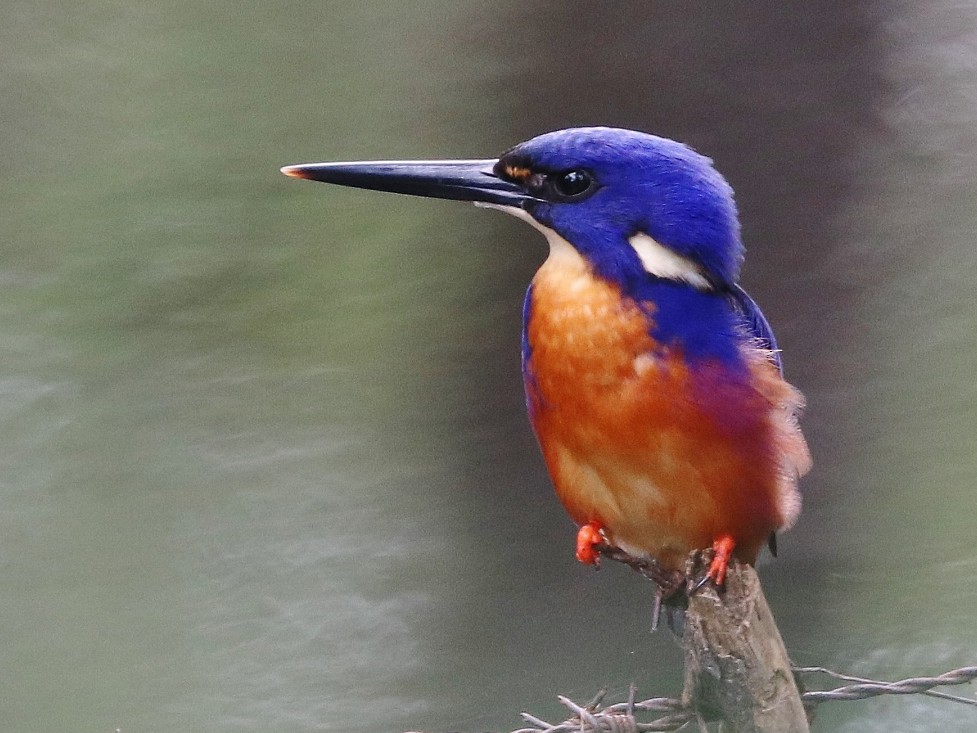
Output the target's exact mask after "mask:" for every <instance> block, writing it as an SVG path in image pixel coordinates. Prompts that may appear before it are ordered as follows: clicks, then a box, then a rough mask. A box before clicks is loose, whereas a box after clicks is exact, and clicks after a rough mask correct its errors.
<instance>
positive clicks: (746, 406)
mask: <svg viewBox="0 0 977 733" xmlns="http://www.w3.org/2000/svg"><path fill="white" fill-rule="evenodd" d="M530 313H531V317H530V320H529V322H528V324H527V338H528V340H529V344H530V346H531V353H530V357H529V361H528V363H527V391H528V393H529V401H530V411H531V416H532V421H533V427H534V428H535V430H536V434H537V437H538V439H539V442H540V445H541V447H542V451H543V455H544V458H545V460H546V464H547V467H548V469H549V472H550V475H551V477H552V480H553V483H554V485H555V487H556V491H557V494H558V496H559V497H560V500H561V501H562V502H563V504H564V506H565V507H566V509H567V511H568V512H569V513H570V515H571V517H573V519H574V520H575V521H576V522H577V523H578V524H586V523H589V522H591V521H596V522H599V523H600V524H601V525H602V526H603V527H604V529H605V531H606V532H607V534H608V535H609V539H610V541H611V542H613V543H614V544H616V545H618V546H619V547H621V548H622V549H625V550H627V551H628V552H630V553H631V554H635V555H644V556H652V557H654V558H656V559H657V560H658V561H659V562H661V563H663V564H665V565H666V566H668V567H671V568H682V567H684V562H685V557H686V556H687V554H688V553H689V552H690V551H691V550H693V549H696V548H703V547H708V546H709V545H710V544H711V543H712V542H713V540H715V539H717V538H718V537H720V536H721V535H724V534H728V535H730V536H732V537H733V539H734V540H735V542H736V546H737V553H736V554H737V556H738V557H740V559H742V560H745V561H747V562H752V561H753V560H755V558H756V554H757V552H758V550H759V548H760V547H761V546H762V544H763V543H764V542H765V541H766V539H767V537H768V536H769V534H770V533H771V532H772V531H775V530H777V529H780V528H783V527H785V526H787V525H789V524H790V523H792V521H793V519H794V518H795V516H796V514H797V511H798V508H799V501H798V499H797V489H796V479H797V476H798V475H799V474H801V473H803V472H804V471H806V469H807V467H808V465H809V462H810V459H809V457H808V454H807V448H806V445H805V443H804V439H803V437H802V436H801V434H800V432H799V430H798V429H797V426H796V422H795V420H794V418H793V412H794V410H795V409H796V408H798V407H799V406H800V401H801V400H800V396H799V394H798V393H797V392H796V391H795V390H794V389H793V388H792V387H790V385H788V384H787V383H786V382H784V381H783V380H782V379H781V378H780V375H779V373H778V371H777V369H776V367H774V366H773V364H772V363H770V361H769V360H768V359H767V358H766V357H765V355H764V354H763V353H762V352H759V351H756V350H749V351H744V356H745V358H746V359H747V365H748V367H747V368H748V376H746V375H745V374H743V373H742V372H741V374H740V376H738V377H731V376H730V373H729V372H728V371H727V369H726V368H725V367H724V366H723V365H722V364H719V363H704V364H701V365H697V366H696V368H695V369H694V370H693V369H690V368H689V367H688V365H687V364H686V363H685V361H684V360H683V359H682V358H681V355H680V354H678V353H674V352H672V353H669V352H668V351H665V350H662V349H661V348H659V347H658V345H657V344H656V343H655V342H654V341H653V340H652V338H651V337H650V335H649V320H648V318H649V316H648V314H647V313H646V312H642V310H641V309H640V308H639V307H638V305H637V304H636V303H634V301H631V300H629V299H626V298H622V296H621V293H620V291H619V289H618V288H617V287H616V286H614V285H612V284H610V283H608V282H606V281H604V280H602V279H600V278H597V277H595V276H593V275H592V274H591V272H590V270H589V268H588V267H587V265H586V264H585V263H584V261H583V260H582V258H580V257H579V256H578V255H576V253H568V252H562V253H556V254H554V255H553V256H551V257H550V259H548V260H547V262H546V263H545V264H544V265H543V267H542V268H541V269H540V271H539V272H538V273H537V275H536V278H535V279H534V281H533V291H532V302H531V309H530ZM652 317H653V314H652ZM746 348H747V347H746V346H744V349H746Z"/></svg>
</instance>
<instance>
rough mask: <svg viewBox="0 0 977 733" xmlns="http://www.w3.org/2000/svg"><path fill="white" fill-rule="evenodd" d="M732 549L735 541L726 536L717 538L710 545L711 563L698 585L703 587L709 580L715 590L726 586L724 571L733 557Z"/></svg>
mask: <svg viewBox="0 0 977 733" xmlns="http://www.w3.org/2000/svg"><path fill="white" fill-rule="evenodd" d="M734 547H736V541H735V540H734V539H733V538H732V537H730V536H729V535H728V534H724V535H723V536H722V537H718V538H717V539H716V540H715V541H714V542H713V543H712V552H713V555H712V562H711V563H709V571H708V572H707V573H706V577H704V578H703V579H702V581H701V583H700V585H704V584H705V583H707V582H708V581H710V580H711V581H712V583H713V585H715V586H716V587H717V588H722V587H723V586H724V585H725V584H726V571H727V570H728V569H729V561H730V560H731V559H732V557H733V548H734Z"/></svg>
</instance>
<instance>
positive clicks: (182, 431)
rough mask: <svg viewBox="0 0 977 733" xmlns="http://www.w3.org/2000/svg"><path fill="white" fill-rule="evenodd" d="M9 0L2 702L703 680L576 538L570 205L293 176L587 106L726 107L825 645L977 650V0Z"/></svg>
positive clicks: (633, 591) (897, 668) (488, 135)
mask: <svg viewBox="0 0 977 733" xmlns="http://www.w3.org/2000/svg"><path fill="white" fill-rule="evenodd" d="M5 15H6V20H5V22H4V24H3V27H2V28H0V60H2V64H0V69H2V71H0V81H2V83H3V89H4V94H3V98H4V102H3V104H2V106H0V121H2V124H3V128H2V129H3V135H2V137H0V159H2V161H3V163H2V167H0V198H2V201H3V208H4V216H3V217H2V219H0V281H2V283H3V288H2V289H0V314H2V316H3V317H2V319H0V440H2V443H0V445H2V446H3V448H2V449H0V464H2V469H3V470H2V473H0V578H2V584H3V588H4V590H5V592H3V593H2V594H0V613H2V618H3V619H4V622H5V623H4V624H3V632H2V633H3V637H4V638H3V643H2V644H0V648H2V649H3V652H2V654H0V659H2V662H0V673H2V675H3V683H4V684H3V687H4V690H5V692H4V694H3V695H2V696H0V720H2V721H3V723H4V725H3V727H4V730H10V731H37V730H62V729H71V730H81V731H113V730H115V729H117V728H118V729H121V730H122V731H139V730H146V731H150V730H152V731H183V730H214V731H259V730H296V731H301V730H337V731H338V730H343V731H349V730H364V731H397V730H408V729H432V730H457V729H462V730H482V729H508V728H512V727H516V726H517V725H518V724H519V721H518V719H517V716H516V713H517V712H518V711H519V710H523V709H532V710H534V711H537V712H540V713H542V714H551V715H553V716H556V715H559V709H558V706H556V705H555V704H554V703H553V700H554V697H555V695H556V694H557V693H564V694H569V695H571V696H575V697H577V698H586V697H589V696H590V695H591V694H592V692H593V691H594V690H595V689H596V688H597V687H599V686H601V685H604V684H607V685H609V686H610V687H611V689H612V693H618V694H621V693H622V691H624V690H626V688H627V685H628V683H629V682H631V681H632V680H634V681H636V682H638V684H639V686H640V690H639V693H640V692H644V693H647V694H648V695H652V694H670V693H674V692H676V691H677V690H678V689H679V684H680V657H679V654H678V650H677V649H676V648H675V645H674V644H673V643H672V642H671V640H669V639H668V638H667V636H665V635H657V636H654V637H652V636H650V635H649V634H648V633H647V626H648V618H647V605H648V600H649V599H648V589H647V587H645V586H644V585H642V584H641V583H640V582H639V581H638V580H637V579H636V578H634V577H631V576H630V575H629V574H627V573H625V572H623V571H621V570H618V569H608V571H607V572H602V573H601V574H600V575H597V576H594V575H593V574H591V573H587V572H585V571H584V570H583V569H581V568H578V567H576V566H575V564H574V562H573V561H572V558H571V553H570V544H571V540H572V536H573V531H572V527H571V526H570V524H569V521H568V520H567V519H565V517H564V516H563V513H562V510H561V509H560V508H559V506H558V505H557V503H556V501H555V499H554V498H553V497H552V496H551V493H550V489H549V487H548V484H547V482H546V478H545V475H544V473H543V471H542V467H541V464H540V461H539V459H538V457H537V456H536V453H535V446H534V444H533V440H532V437H531V435H530V433H529V431H528V427H527V425H526V421H525V417H524V415H523V414H522V406H521V399H522V397H521V394H520V389H521V388H520V386H519V377H518V348H519V347H518V321H519V309H520V298H521V292H522V290H523V288H524V287H525V284H526V282H527V281H528V279H529V277H530V276H531V273H532V271H533V269H534V267H535V266H536V265H538V263H539V262H540V261H541V259H542V257H543V254H544V251H543V247H542V244H541V243H540V242H538V241H537V240H536V235H535V234H534V233H532V232H531V231H529V230H528V229H525V230H524V229H523V228H520V227H519V226H518V223H517V222H510V221H508V220H502V218H501V217H494V216H493V215H492V213H491V212H484V211H475V210H472V209H471V208H470V207H464V206H461V205H451V204H447V203H439V202H428V201H423V202H419V201H410V200H401V199H399V198H397V197H389V196H380V195H373V194H368V193H364V192H355V191H341V190H335V191H334V190H329V189H327V188H325V187H320V186H313V185H311V184H301V183H298V182H295V181H289V180H286V179H284V178H282V177H281V176H280V175H279V174H278V172H277V169H278V167H279V166H280V165H282V164H285V163H293V162H300V161H305V160H312V159H330V158H367V157H411V156H418V157H432V156H436V155H443V156H464V157H470V156H489V155H493V154H495V153H497V152H499V151H501V150H502V149H503V148H505V147H506V146H508V145H509V144H511V143H513V142H516V141H518V140H519V139H521V138H523V137H527V136H529V135H531V134H534V133H536V132H540V131H542V130H544V129H549V128H552V127H557V126H561V125H569V124H581V123H592V122H602V123H613V124H622V125H631V126H636V127H642V128H644V129H649V130H654V131H656V132H659V133H662V134H666V135H671V136H674V137H678V138H682V139H686V140H689V141H690V142H692V143H693V144H695V145H696V146H698V147H699V148H701V149H702V150H703V151H704V152H707V153H709V154H710V155H713V156H715V157H716V160H717V164H718V165H719V166H720V168H721V169H722V170H723V171H724V172H725V173H726V174H727V175H728V176H729V177H730V179H731V180H732V182H733V184H734V186H735V187H736V188H737V191H738V193H739V201H740V205H741V208H742V209H743V216H744V227H745V233H746V235H747V238H748V242H749V243H750V244H751V257H750V260H749V261H748V266H747V285H748V286H749V287H750V288H751V290H752V291H754V292H755V294H756V295H757V297H758V298H759V299H760V301H761V302H762V303H763V305H764V307H765V309H766V310H767V311H768V312H769V314H770V315H771V318H772V320H773V321H774V325H775V327H776V328H777V330H778V333H779V334H780V335H781V340H782V342H783V343H782V345H783V346H784V349H785V352H786V359H787V364H788V370H789V373H790V376H791V378H792V379H793V380H794V381H795V382H796V383H797V384H798V386H800V387H801V388H802V389H803V390H804V391H805V392H806V394H807V395H808V399H809V402H810V408H809V412H808V416H807V418H806V420H805V427H806V430H807V432H808V435H809V437H810V440H811V443H812V447H813V448H814V451H815V458H816V461H817V469H816V471H815V473H814V474H813V475H812V476H811V477H810V479H809V480H808V482H807V484H806V491H807V507H806V511H805V514H804V516H803V518H802V521H801V524H800V526H799V527H798V528H797V529H796V530H795V531H794V532H792V533H791V534H790V535H787V536H786V537H785V538H784V543H783V545H784V547H783V552H782V556H781V558H780V559H779V560H778V561H777V562H776V563H774V564H771V565H769V566H767V567H765V568H764V570H763V574H764V581H765V584H766V587H767V590H768V595H769V596H770V600H771V603H772V604H773V606H774V608H775V611H776V612H777V614H778V618H779V619H780V622H781V627H782V629H783V631H784V634H785V637H786V638H787V642H788V646H789V647H790V648H791V650H792V653H794V655H795V657H796V658H797V660H798V661H799V662H802V663H805V664H825V665H828V666H835V667H838V668H840V669H845V670H849V671H851V672H853V673H856V674H863V675H866V676H881V677H892V678H896V677H901V676H906V675H909V674H913V673H922V672H936V671H941V670H942V669H944V668H950V667H953V666H960V665H963V664H968V663H973V660H974V659H975V658H977V639H975V637H974V634H973V627H974V620H975V615H977V614H975V612H974V610H973V609H974V605H975V602H977V595H975V591H974V583H973V580H974V578H975V576H977V554H975V551H974V548H973V541H972V537H973V533H974V528H975V525H977V519H975V513H974V511H973V499H972V497H973V488H972V487H973V483H974V477H975V476H977V465H975V459H974V452H973V450H972V445H973V437H972V436H973V435H974V434H975V414H977V411H975V407H977V404H975V403H977V395H975V390H974V386H973V385H974V378H973V374H974V364H975V356H977V343H975V336H974V333H975V320H977V313H975V308H974V300H973V293H972V286H971V283H972V282H973V279H974V274H975V271H977V254H975V248H974V246H973V243H974V233H975V230H977V226H975V218H977V216H975V214H974V207H973V205H972V201H973V200H974V194H975V190H974V189H975V184H974V180H973V176H972V171H973V169H974V162H975V153H974V151H975V149H977V144H975V143H977V140H975V139H974V138H975V133H974V132H973V131H974V130H975V129H977V128H975V127H974V125H973V122H974V119H975V116H977V108H975V106H974V102H973V100H974V99H977V95H973V94H972V93H973V91H974V89H973V85H974V82H973V79H972V74H970V73H969V71H970V70H971V69H972V65H973V62H974V58H977V36H975V35H974V34H973V33H972V31H969V30H967V29H969V28H973V27H974V24H973V22H972V21H973V20H974V18H973V17H972V16H973V11H972V10H969V9H967V8H964V7H955V6H951V5H950V4H946V5H944V4H939V3H938V4H933V5H932V6H928V7H927V8H925V9H921V8H913V7H909V6H906V7H903V6H900V7H898V8H893V9H892V10H890V11H888V14H884V13H881V12H879V11H874V12H873V11H871V10H870V9H868V8H862V7H861V6H860V5H858V4H838V3H828V2H824V3H815V4H813V5H811V6H809V7H807V8H806V9H805V10H804V12H797V11H796V9H795V11H786V10H777V9H776V8H774V7H771V8H766V9H765V11H764V12H762V13H761V12H760V11H759V10H755V9H749V8H746V7H744V8H741V9H740V10H738V11H736V12H731V11H727V12H724V13H723V14H719V13H718V11H715V10H708V9H701V10H700V11H696V12H694V13H693V12H688V13H687V12H678V11H676V10H667V9H665V8H664V6H654V9H649V8H648V6H646V5H644V4H635V5H633V6H627V5H621V6H620V7H618V8H617V9H615V10H601V9H597V8H593V7H591V6H589V5H587V4H583V3H581V4H574V7H573V8H570V9H568V8H567V7H566V6H564V5H562V4H556V3H554V4H548V3H543V4H540V5H539V6H537V7H534V8H527V7H525V6H521V5H516V4H503V3H498V4H481V3H450V4H448V3H442V2H426V3H415V4H412V5H411V6H410V7H409V8H405V7H404V6H402V5H400V4H393V3H356V4H353V3H348V4H345V3H323V4H317V5H305V4H298V3H280V4H274V5H266V4H257V3H235V4H230V3H222V2H217V3H209V4H206V5H192V4H189V3H172V2H171V3H166V2H164V3H157V4H154V5H148V4H135V5H133V4H124V3H112V2H84V3H78V4H75V5H73V6H63V5H60V4H55V3H46V2H40V3H37V2H35V3H25V2H14V3H11V4H9V5H8V7H7V9H6V13H5ZM812 27H815V28H818V29H819V31H820V32H819V33H811V32H810V28H812ZM720 41H721V42H720ZM967 714H968V713H967V711H966V710H964V711H963V712H961V711H960V710H956V709H950V708H947V707H946V706H945V705H940V704H938V703H936V702H934V701H932V700H925V699H919V700H916V699H909V700H902V699H900V700H893V701H880V702H873V703H857V704H855V703H853V704H851V706H850V707H848V708H844V709H840V708H839V709H837V710H834V711H830V710H827V709H826V710H825V712H824V714H823V716H822V718H821V720H820V721H819V724H820V725H821V729H823V730H846V731H847V730H859V731H866V730H876V729H877V730H883V729H885V730H888V729H891V728H892V726H893V721H900V722H903V723H905V721H913V722H914V724H916V725H918V726H920V727H923V726H930V725H932V726H934V727H935V725H936V724H939V725H940V726H941V727H942V728H943V729H944V730H946V731H952V730H961V731H964V730H971V729H972V727H973V723H974V721H973V719H972V718H967V717H966V715H967ZM934 721H937V722H936V723H934Z"/></svg>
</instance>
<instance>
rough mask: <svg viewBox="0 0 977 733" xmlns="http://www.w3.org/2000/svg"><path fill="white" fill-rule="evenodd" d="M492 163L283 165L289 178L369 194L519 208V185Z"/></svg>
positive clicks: (522, 197) (524, 197)
mask: <svg viewBox="0 0 977 733" xmlns="http://www.w3.org/2000/svg"><path fill="white" fill-rule="evenodd" d="M496 162H497V161H495V160H376V161H365V162H358V163H306V164H303V165H288V166H285V167H284V168H282V173H284V174H285V175H286V176H291V177H292V178H305V179H307V180H310V181H321V182H323V183H335V184H337V185H339V186H352V187H354V188H369V189H371V190H374V191H390V192H392V193H405V194H408V195H410V196H428V197H430V198H437V199H454V200H456V201H480V202H483V203H488V204H499V205H501V206H521V205H522V204H523V203H524V202H526V201H529V200H532V199H533V197H532V196H530V195H529V194H528V193H527V192H526V191H525V189H523V188H522V187H521V186H519V185H517V184H515V183H510V182H509V181H504V180H502V179H501V178H499V177H498V176H496V175H495V173H494V172H493V171H492V168H493V166H494V165H495V164H496Z"/></svg>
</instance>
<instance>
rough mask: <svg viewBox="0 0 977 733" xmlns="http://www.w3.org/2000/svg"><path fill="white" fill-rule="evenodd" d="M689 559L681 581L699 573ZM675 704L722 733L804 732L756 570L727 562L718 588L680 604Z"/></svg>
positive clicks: (787, 664)
mask: <svg viewBox="0 0 977 733" xmlns="http://www.w3.org/2000/svg"><path fill="white" fill-rule="evenodd" d="M693 557H694V558H695V559H690V571H691V572H690V573H689V577H696V573H697V572H701V571H699V568H698V563H697V560H698V559H699V557H698V556H696V555H694V556H693ZM688 604H689V605H688V609H687V610H686V615H685V630H684V633H683V639H682V645H683V648H684V649H685V687H684V689H683V691H682V701H683V702H684V703H686V704H688V705H691V706H692V707H694V708H695V709H696V710H697V711H699V714H700V715H701V717H702V718H703V719H705V720H721V721H723V724H724V727H723V731H724V732H727V733H809V730H810V728H809V727H808V720H807V716H806V715H805V712H804V706H803V705H802V704H801V696H800V693H799V691H798V689H797V684H796V682H795V680H794V674H793V672H792V671H791V664H790V660H789V659H788V657H787V651H786V649H785V648H784V642H783V640H782V639H781V637H780V631H779V630H778V629H777V624H776V622H775V621H774V618H773V614H772V613H771V612H770V607H769V606H768V605H767V600H766V598H764V596H763V589H762V588H761V587H760V579H759V578H758V577H757V574H756V571H755V570H754V569H753V568H752V567H750V566H749V565H744V564H741V563H738V562H736V563H732V564H730V566H729V572H728V574H727V576H726V589H725V591H724V592H722V593H719V592H717V591H716V589H715V588H713V587H712V586H711V585H708V584H707V585H706V586H704V587H703V588H701V589H699V590H697V591H695V592H693V593H692V594H691V595H690V596H689V599H688Z"/></svg>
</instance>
